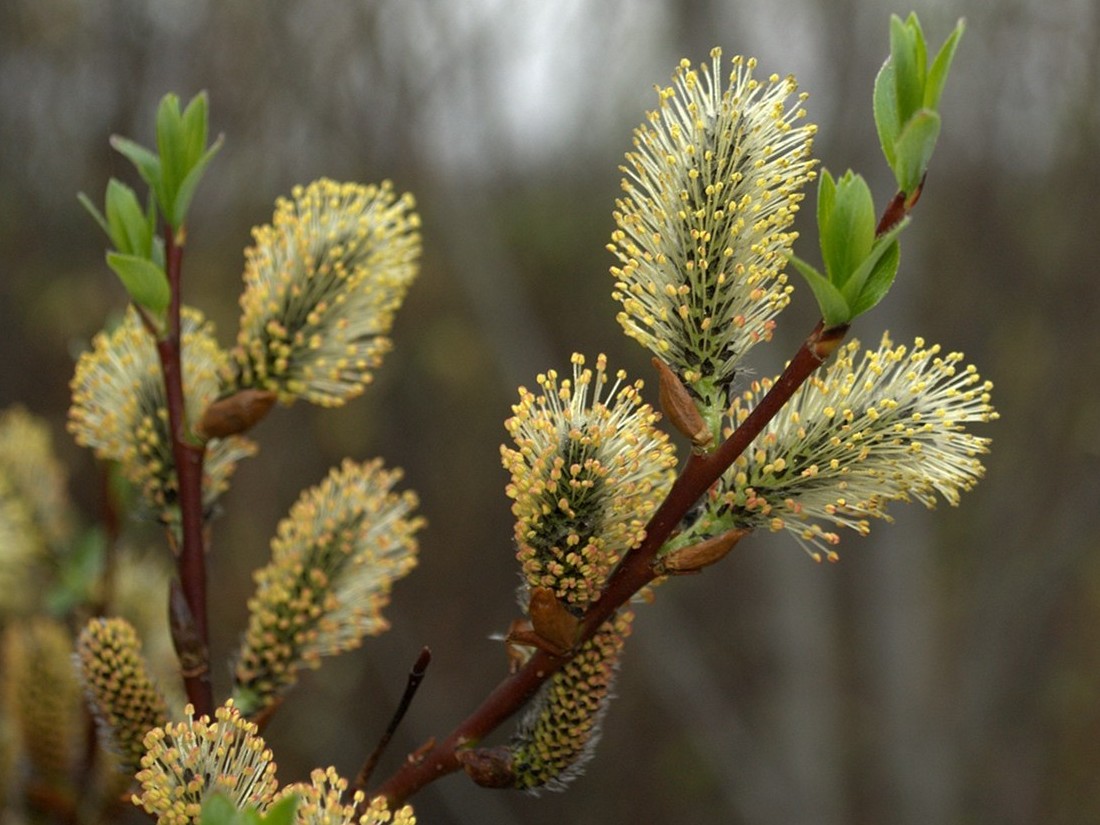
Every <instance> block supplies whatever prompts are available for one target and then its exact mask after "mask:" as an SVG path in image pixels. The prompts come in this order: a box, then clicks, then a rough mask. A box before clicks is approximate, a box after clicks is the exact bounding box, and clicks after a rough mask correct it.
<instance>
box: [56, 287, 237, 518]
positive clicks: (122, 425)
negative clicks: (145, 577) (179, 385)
mask: <svg viewBox="0 0 1100 825" xmlns="http://www.w3.org/2000/svg"><path fill="white" fill-rule="evenodd" d="M180 323H181V338H182V345H181V347H182V349H181V358H182V363H183V385H184V387H185V388H186V391H187V418H188V421H189V422H191V424H192V425H193V424H194V423H195V422H197V421H198V420H199V418H200V417H201V415H202V411H203V410H204V409H206V407H207V405H209V404H210V403H211V402H212V401H214V400H215V399H216V398H217V397H218V396H219V395H220V394H221V392H222V390H223V389H224V387H223V383H222V375H223V373H224V372H225V370H226V368H227V364H228V358H227V356H226V354H225V353H224V352H223V351H222V350H221V349H220V348H219V347H218V343H217V341H216V340H215V339H214V330H213V327H212V325H210V324H209V323H207V322H206V321H204V320H203V317H202V314H201V313H200V312H198V311H197V310H194V309H190V308H187V307H185V308H184V309H183V311H182V314H181V322H180ZM71 387H72V391H73V404H72V408H71V409H70V410H69V431H70V432H71V433H72V434H73V436H74V437H75V438H76V441H77V443H78V444H80V445H82V446H85V447H91V448H92V449H93V450H95V454H96V456H98V457H99V458H101V459H106V460H109V461H116V462H118V464H119V467H120V468H121V470H122V473H123V475H124V476H125V477H126V478H127V480H129V481H130V482H131V483H133V484H134V485H135V486H136V487H137V488H138V490H139V491H140V492H141V494H142V498H143V500H144V502H145V504H146V505H147V507H148V508H149V509H150V510H151V511H152V512H153V513H154V514H155V515H157V516H158V517H159V518H160V519H161V520H163V521H165V522H168V523H174V522H176V521H177V520H178V513H177V510H178V508H177V504H176V500H177V491H178V487H177V482H176V473H175V471H174V458H173V456H172V440H171V437H170V434H169V432H168V408H167V405H166V401H165V394H164V378H163V376H162V374H161V367H160V360H159V358H158V357H157V352H156V345H155V342H154V340H153V336H152V335H151V334H150V333H149V332H148V331H147V330H146V329H145V327H144V326H143V325H142V322H141V318H140V317H139V315H138V313H137V311H136V310H135V309H134V308H133V307H130V308H129V309H128V310H127V312H126V316H125V318H124V319H123V321H122V323H120V324H119V325H118V326H117V327H116V328H115V329H114V330H112V331H111V332H103V333H100V334H99V335H97V336H96V337H95V339H94V340H93V342H92V349H91V350H90V351H89V352H85V353H84V354H83V355H81V356H80V360H79V361H78V362H77V365H76V374H75V376H74V377H73V380H72V384H71ZM255 451H256V447H255V445H254V444H253V443H252V442H251V441H249V440H248V439H245V438H242V437H240V436H230V437H229V438H224V439H219V438H214V439H211V440H210V441H209V442H208V443H207V449H206V460H205V463H204V465H203V484H202V486H203V504H204V506H205V507H206V508H208V509H209V508H210V507H212V506H213V504H214V502H215V501H216V500H217V498H218V496H220V495H221V494H222V493H223V492H225V490H226V488H227V487H228V485H229V477H230V475H231V474H232V472H233V470H234V468H235V467H236V464H237V462H238V461H240V460H241V459H242V458H245V457H247V456H250V455H252V454H254V453H255Z"/></svg>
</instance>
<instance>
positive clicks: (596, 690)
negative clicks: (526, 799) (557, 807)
mask: <svg viewBox="0 0 1100 825" xmlns="http://www.w3.org/2000/svg"><path fill="white" fill-rule="evenodd" d="M633 619H634V614H633V613H631V612H629V611H624V612H623V613H620V614H619V615H618V616H617V617H615V618H613V619H610V620H609V621H607V622H605V623H604V624H603V625H602V626H601V627H600V629H599V630H597V631H596V634H595V635H594V636H593V637H592V638H591V639H589V640H588V641H587V642H585V643H584V645H583V646H582V647H581V649H580V652H579V653H578V654H577V655H576V656H575V657H574V658H573V659H571V660H570V661H569V662H568V664H566V665H565V666H564V667H562V669H561V670H559V671H557V672H556V673H555V674H554V675H553V676H552V677H551V678H550V681H549V682H547V683H546V684H545V685H544V686H543V689H542V690H541V691H540V692H539V694H538V696H536V697H535V699H534V700H533V701H532V704H531V707H530V709H529V710H528V712H527V714H526V715H525V716H524V717H523V719H522V720H521V721H520V723H519V726H518V728H517V730H516V733H515V736H514V737H513V739H512V744H511V755H512V761H511V766H510V767H511V771H512V774H513V777H514V787H517V788H522V789H525V790H529V791H532V792H537V791H538V790H539V789H541V788H546V789H547V790H551V791H558V790H563V789H564V788H565V786H566V785H568V784H569V783H570V782H571V781H572V780H573V779H575V778H576V777H577V776H579V775H580V773H581V772H582V770H583V768H584V765H585V764H586V763H587V762H588V761H589V760H590V759H591V758H592V756H593V755H594V753H595V749H596V744H597V742H598V741H599V738H600V723H601V722H602V721H603V717H604V714H605V713H606V712H607V707H608V703H609V701H610V699H611V689H612V687H613V685H614V681H615V674H616V672H617V670H618V666H619V656H620V654H621V653H622V648H623V644H624V642H625V640H626V637H627V636H628V635H629V634H630V623H631V622H632V621H633Z"/></svg>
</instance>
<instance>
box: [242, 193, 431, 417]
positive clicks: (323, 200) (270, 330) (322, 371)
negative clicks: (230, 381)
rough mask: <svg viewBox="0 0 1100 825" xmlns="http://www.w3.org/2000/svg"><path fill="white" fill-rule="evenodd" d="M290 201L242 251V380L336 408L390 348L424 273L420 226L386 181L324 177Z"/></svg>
mask: <svg viewBox="0 0 1100 825" xmlns="http://www.w3.org/2000/svg"><path fill="white" fill-rule="evenodd" d="M292 194H293V199H289V200H288V199H285V198H280V199H279V200H278V201H277V202H276V205H275V216H274V218H273V220H272V223H271V224H270V225H265V226H262V227H260V228H258V229H255V230H254V231H253V237H254V239H255V245H254V246H252V247H250V248H249V249H248V250H247V251H246V252H245V272H244V282H245V288H244V292H243V293H242V295H241V300H240V303H241V310H242V315H241V325H240V333H239V335H238V338H237V347H236V350H235V351H234V357H235V360H236V363H237V369H238V382H239V385H240V386H241V387H253V388H256V389H264V390H270V391H272V392H275V393H277V395H278V398H279V401H280V402H282V403H284V404H289V403H291V402H293V401H294V400H296V399H298V398H303V399H305V400H306V401H309V402H311V403H313V404H321V405H324V406H339V405H341V404H343V403H345V402H346V401H347V400H348V399H350V398H353V397H355V396H357V395H359V394H360V393H361V392H362V391H363V388H364V387H365V386H366V385H367V384H368V383H369V382H370V381H371V379H372V371H373V370H374V369H376V368H377V367H378V366H379V365H380V364H381V362H382V356H383V355H384V354H385V353H386V352H388V351H389V349H390V347H391V342H390V339H389V338H388V337H386V336H387V334H388V333H389V330H390V327H391V326H392V324H393V318H394V314H395V313H396V311H397V309H398V308H399V307H400V306H401V302H402V301H403V300H404V297H405V292H406V290H407V289H408V286H409V284H410V283H411V282H412V280H413V279H414V278H415V277H416V274H417V270H418V264H417V259H418V258H419V256H420V233H419V226H420V218H419V216H418V215H417V214H416V213H415V212H414V211H413V206H414V203H413V198H412V196H411V195H408V194H406V195H402V196H401V197H397V196H396V195H395V194H394V191H393V186H392V185H391V184H390V183H389V182H385V183H382V184H381V185H378V186H374V185H371V186H363V185H361V184H356V183H337V182H335V181H332V180H327V179H322V180H318V181H315V182H313V183H311V184H310V185H309V186H306V187H301V186H299V187H296V188H295V189H294V191H293V193H292Z"/></svg>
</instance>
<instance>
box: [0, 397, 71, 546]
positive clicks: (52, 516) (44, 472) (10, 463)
mask: <svg viewBox="0 0 1100 825" xmlns="http://www.w3.org/2000/svg"><path fill="white" fill-rule="evenodd" d="M0 472H2V473H3V474H4V475H5V477H6V478H7V480H8V482H9V484H10V486H11V489H12V491H13V492H14V494H15V495H16V496H18V498H20V499H21V500H22V501H24V502H25V503H26V506H27V510H28V514H29V516H30V519H31V522H32V524H33V525H34V528H35V530H36V531H37V532H38V534H39V535H40V536H41V538H42V541H43V542H44V543H45V545H46V546H47V547H49V548H52V549H53V550H54V551H58V550H61V549H63V548H65V546H66V545H67V543H68V542H69V540H70V539H71V537H72V532H73V508H72V502H71V501H70V500H69V496H68V493H67V492H66V483H67V473H66V472H65V468H64V466H63V465H62V464H61V462H60V461H59V460H58V458H57V455H56V454H55V453H54V449H53V439H52V437H51V435H50V430H49V427H48V426H47V425H46V423H45V422H44V421H43V420H42V419H40V418H38V417H36V416H34V415H32V414H31V413H29V412H27V411H26V410H25V409H23V408H22V407H11V408H9V409H7V410H4V411H3V412H2V413H0Z"/></svg>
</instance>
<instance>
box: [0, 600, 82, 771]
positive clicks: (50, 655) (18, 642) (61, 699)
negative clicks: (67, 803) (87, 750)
mask: <svg viewBox="0 0 1100 825" xmlns="http://www.w3.org/2000/svg"><path fill="white" fill-rule="evenodd" d="M23 586H24V587H25V586H26V584H25V583H24V585H23ZM3 648H4V649H3V652H2V653H0V661H3V663H4V669H3V690H4V693H5V702H4V705H5V706H6V707H7V709H8V712H9V713H10V714H11V718H12V719H13V721H14V728H15V735H16V737H17V739H18V743H19V750H20V752H21V753H22V754H23V756H24V757H25V758H26V762H27V764H28V766H29V770H30V773H31V775H32V776H33V777H35V779H36V780H37V781H39V782H42V783H44V785H45V786H46V787H50V788H52V789H53V790H55V791H62V790H65V789H68V788H69V782H70V781H71V771H72V770H73V767H74V765H75V761H76V758H77V756H78V754H79V748H80V744H81V742H82V741H83V731H84V725H83V720H82V715H81V701H80V684H79V682H78V681H77V677H76V672H75V670H74V669H73V664H72V650H73V643H72V636H71V635H70V634H69V631H68V628H66V627H65V625H64V624H62V623H61V622H59V621H57V620H55V619H50V618H46V617H44V616H39V617H35V618H32V619H27V620H25V621H21V622H16V623H12V624H10V625H8V626H7V627H6V628H5V632H4V636H3Z"/></svg>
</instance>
